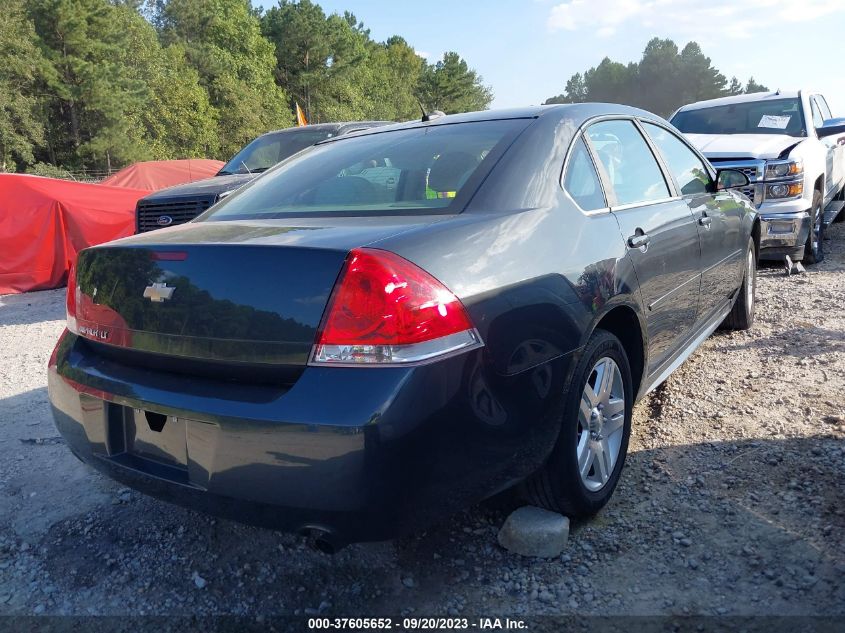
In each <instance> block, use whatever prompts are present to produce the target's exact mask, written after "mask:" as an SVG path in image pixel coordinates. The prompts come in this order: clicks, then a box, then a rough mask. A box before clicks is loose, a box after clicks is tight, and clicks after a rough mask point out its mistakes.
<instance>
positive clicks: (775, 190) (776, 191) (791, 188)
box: [766, 182, 804, 198]
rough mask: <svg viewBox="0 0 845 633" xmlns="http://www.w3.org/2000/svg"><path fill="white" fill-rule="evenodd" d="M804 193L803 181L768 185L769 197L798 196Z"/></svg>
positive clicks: (767, 195)
mask: <svg viewBox="0 0 845 633" xmlns="http://www.w3.org/2000/svg"><path fill="white" fill-rule="evenodd" d="M802 193H804V183H803V182H793V183H783V184H781V185H769V186H768V187H766V197H767V198H796V197H798V196H800V195H801V194H802Z"/></svg>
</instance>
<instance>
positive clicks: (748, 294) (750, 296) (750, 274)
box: [745, 250, 757, 313]
mask: <svg viewBox="0 0 845 633" xmlns="http://www.w3.org/2000/svg"><path fill="white" fill-rule="evenodd" d="M745 279H746V282H745V305H746V306H747V307H748V312H749V313H751V310H752V308H753V307H754V285H755V284H756V283H757V281H756V279H755V278H754V251H752V250H749V251H748V258H747V261H746V264H745Z"/></svg>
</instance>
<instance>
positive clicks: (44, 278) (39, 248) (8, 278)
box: [0, 174, 149, 294]
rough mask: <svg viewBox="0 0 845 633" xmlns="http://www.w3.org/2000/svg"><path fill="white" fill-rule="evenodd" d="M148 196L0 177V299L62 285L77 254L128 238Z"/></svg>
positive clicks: (17, 176) (47, 180)
mask: <svg viewBox="0 0 845 633" xmlns="http://www.w3.org/2000/svg"><path fill="white" fill-rule="evenodd" d="M148 193H149V191H148V190H145V189H127V188H124V187H110V186H106V185H100V184H96V185H91V184H85V183H79V182H70V181H67V180H55V179H53V178H41V177H39V176H25V175H21V174H0V294H9V293H17V292H26V291H28V290H46V289H48V288H57V287H59V286H61V285H63V284H64V283H65V281H66V277H67V271H68V265H69V262H72V261H74V260H75V259H76V253H77V251H79V250H81V249H83V248H85V247H87V246H91V245H93V244H101V243H103V242H108V241H110V240H114V239H117V238H119V237H125V236H127V235H132V233H133V232H134V230H135V203H136V202H137V201H138V199H139V198H143V197H144V196H145V195H147V194H148Z"/></svg>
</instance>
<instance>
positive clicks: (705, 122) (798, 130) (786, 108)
mask: <svg viewBox="0 0 845 633" xmlns="http://www.w3.org/2000/svg"><path fill="white" fill-rule="evenodd" d="M672 124H673V125H674V126H675V127H676V128H678V129H679V130H680V131H681V132H684V133H685V134H783V135H785V136H807V130H805V129H804V115H803V111H802V109H801V101H800V99H771V100H768V99H767V100H765V101H750V102H748V103H733V104H731V105H725V106H716V107H712V108H701V109H698V110H686V111H682V112H678V113H677V114H676V115H675V116H674V117H672Z"/></svg>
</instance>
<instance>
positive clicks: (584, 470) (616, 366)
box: [523, 329, 634, 518]
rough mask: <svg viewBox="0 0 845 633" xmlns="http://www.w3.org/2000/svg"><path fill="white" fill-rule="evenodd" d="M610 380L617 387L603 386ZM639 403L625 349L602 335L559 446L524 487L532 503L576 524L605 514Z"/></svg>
mask: <svg viewBox="0 0 845 633" xmlns="http://www.w3.org/2000/svg"><path fill="white" fill-rule="evenodd" d="M604 376H606V377H607V378H608V379H609V380H610V381H611V382H610V383H607V382H605V383H602V381H601V379H602V377H604ZM603 384H604V385H609V386H607V388H606V389H605V388H603ZM589 394H592V396H590V395H589ZM633 402H634V393H633V384H632V381H631V367H630V364H629V363H628V356H627V354H626V353H625V349H624V347H623V346H622V343H621V342H620V341H619V339H618V338H616V337H615V336H614V335H613V334H611V333H610V332H607V331H605V330H600V329H599V330H596V331H595V332H594V333H593V335H592V337H590V340H589V341H588V342H587V345H586V346H585V347H584V351H583V353H582V354H581V356H580V358H579V360H578V363H577V365H576V367H575V369H574V371H573V374H572V379H571V381H570V383H569V387H568V388H567V390H566V392H565V394H564V403H563V415H562V419H561V425H560V434H559V436H558V439H557V443H556V444H555V447H554V449H553V450H552V453H551V455H550V456H549V458H548V460H547V461H546V463H545V464H544V466H543V467H542V468H541V469H540V471H539V472H538V473H536V474H535V475H534V476H533V477H531V478H530V479H529V480H528V481H526V482H525V483H524V484H523V494H524V496H525V497H526V498H527V500H528V501H529V502H530V503H532V504H534V505H536V506H540V507H542V508H546V509H547V510H551V511H553V512H559V513H561V514H564V515H566V516H568V517H571V518H579V517H588V516H592V515H594V514H595V513H596V512H598V511H599V510H601V508H603V507H604V505H605V504H606V503H607V502H608V500H609V499H610V497H611V495H612V494H613V491H614V489H615V488H616V485H617V483H618V482H619V476H620V473H621V472H622V467H623V466H624V464H625V457H626V455H627V453H628V440H629V438H630V436H631V410H632V407H633ZM605 415H606V416H607V417H606V418H605V417H604V416H605ZM579 463H581V464H582V466H583V467H579Z"/></svg>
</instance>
